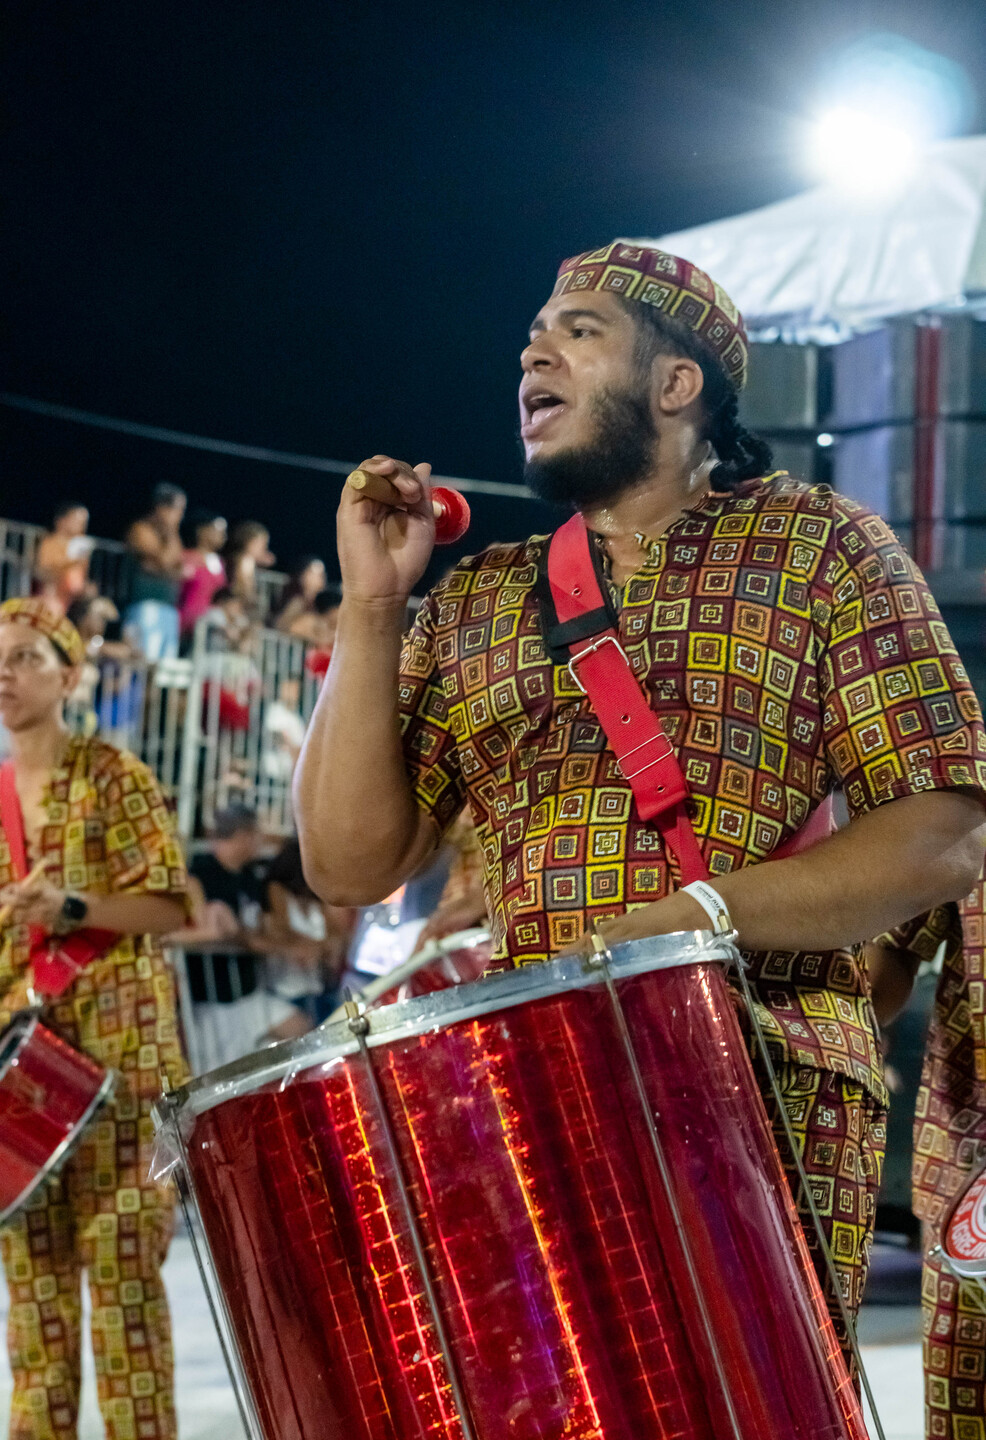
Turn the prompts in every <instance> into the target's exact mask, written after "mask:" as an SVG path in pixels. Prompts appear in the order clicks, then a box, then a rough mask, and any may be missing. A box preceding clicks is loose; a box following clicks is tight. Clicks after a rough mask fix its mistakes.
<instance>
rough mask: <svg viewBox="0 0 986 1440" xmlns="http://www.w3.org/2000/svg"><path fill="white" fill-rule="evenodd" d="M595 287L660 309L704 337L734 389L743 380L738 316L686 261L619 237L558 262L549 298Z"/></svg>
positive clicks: (744, 357) (743, 343) (745, 350)
mask: <svg viewBox="0 0 986 1440" xmlns="http://www.w3.org/2000/svg"><path fill="white" fill-rule="evenodd" d="M594 290H607V291H609V292H610V294H612V295H618V296H620V297H621V298H622V299H624V300H636V301H637V302H638V303H639V304H642V305H653V306H654V308H655V309H656V310H663V311H664V313H665V314H666V315H670V316H671V317H672V318H673V319H674V320H677V321H678V323H679V324H680V325H684V326H686V327H687V328H688V329H689V330H694V332H695V334H696V335H698V336H700V337H701V339H702V340H704V341H705V343H706V345H707V346H708V347H709V349H710V350H711V351H712V352H713V354H715V355H716V356H717V357H718V359H719V361H720V363H721V365H722V366H723V368H724V369H725V371H726V374H727V375H728V376H729V378H730V380H732V382H733V384H734V385H735V386H736V388H737V390H742V388H743V386H744V385H745V384H746V371H747V365H748V363H749V359H750V351H749V347H748V345H747V339H746V330H745V329H744V328H743V317H742V315H740V313H739V311H738V310H737V308H736V306H735V305H734V304H733V302H732V300H730V298H729V296H728V295H727V294H726V292H725V290H723V288H722V286H721V285H717V284H716V282H715V281H714V280H713V279H712V277H711V276H710V275H706V273H705V271H704V270H700V269H699V268H698V266H697V265H693V264H692V263H691V261H689V260H682V259H681V257H680V256H678V255H669V254H668V253H667V251H666V250H657V249H655V248H654V246H652V245H632V244H627V243H626V242H625V241H622V240H614V241H613V243H612V244H611V245H604V246H602V248H601V249H599V250H587V251H586V252H585V254H583V255H573V256H572V258H571V259H570V260H564V261H562V264H561V267H560V268H559V271H558V279H557V282H556V284H555V288H554V290H553V291H552V297H553V298H554V297H555V296H558V295H578V294H583V295H584V294H589V293H591V292H592V291H594Z"/></svg>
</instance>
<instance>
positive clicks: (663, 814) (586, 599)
mask: <svg viewBox="0 0 986 1440" xmlns="http://www.w3.org/2000/svg"><path fill="white" fill-rule="evenodd" d="M590 544H591V542H590V540H589V533H588V531H587V529H586V525H585V521H584V520H583V518H582V516H581V515H573V516H572V518H571V520H566V522H565V524H564V525H562V526H561V527H560V528H559V529H558V530H556V531H555V533H554V535H553V536H552V537H551V542H550V548H549V551H548V583H549V585H550V587H551V598H552V601H553V602H554V606H555V613H556V614H557V617H558V624H559V626H563V625H566V624H568V623H569V622H571V621H573V620H582V619H585V617H587V616H588V615H590V614H591V613H592V612H593V611H603V610H604V609H605V601H604V599H603V595H602V591H601V589H600V586H599V580H598V578H597V576H596V571H595V567H594V565H593V563H592V554H591V551H590V548H589V547H590ZM600 627H601V628H600V629H599V630H598V631H596V632H595V633H594V634H591V635H589V636H588V637H585V638H583V639H581V640H578V641H576V642H575V643H574V644H573V645H571V646H570V647H569V653H570V655H571V660H570V662H569V669H570V670H571V672H572V675H573V677H574V678H575V680H576V682H577V683H578V684H579V685H580V686H581V688H582V689H583V690H584V692H585V694H586V695H587V696H588V699H589V703H590V705H591V706H592V708H593V710H594V711H595V713H596V716H597V718H598V720H599V723H600V724H601V725H602V727H603V730H604V731H605V732H606V738H607V739H608V740H609V743H610V746H611V747H612V750H613V753H614V754H615V756H616V758H617V761H618V762H619V766H620V770H621V772H622V774H623V777H624V779H626V780H627V781H629V784H630V788H631V790H632V791H633V798H634V800H635V801H636V805H637V812H638V814H639V815H640V818H641V819H642V820H653V821H654V822H655V824H656V825H657V828H658V829H659V830H660V832H661V837H662V839H663V840H664V843H665V845H666V846H667V847H668V849H669V850H670V851H671V853H672V854H673V855H674V857H675V859H676V860H677V862H678V868H679V871H680V872H681V883H682V885H689V884H691V882H692V881H693V880H707V879H708V878H709V870H708V866H707V865H706V863H705V860H704V858H703V856H702V852H701V850H700V849H699V845H698V841H697V840H696V838H695V832H694V830H693V829H692V826H691V821H690V820H689V818H688V811H687V808H686V806H687V802H688V782H687V780H686V779H685V777H684V775H683V774H682V772H681V767H680V766H679V764H678V761H677V758H676V756H675V753H674V748H673V746H672V744H671V741H670V740H669V739H668V737H667V735H666V734H665V732H664V727H663V726H662V724H661V722H660V720H659V719H658V717H657V715H655V714H654V711H653V710H652V709H651V708H650V705H649V704H648V703H647V699H646V697H645V695H644V692H643V691H642V690H641V688H640V684H639V682H638V680H637V677H636V676H635V675H634V673H633V670H632V669H631V667H630V661H629V659H628V658H627V655H626V652H625V651H624V649H623V646H622V645H621V644H620V638H619V635H618V634H617V632H616V630H614V629H613V628H612V626H608V625H606V624H605V619H601V622H600Z"/></svg>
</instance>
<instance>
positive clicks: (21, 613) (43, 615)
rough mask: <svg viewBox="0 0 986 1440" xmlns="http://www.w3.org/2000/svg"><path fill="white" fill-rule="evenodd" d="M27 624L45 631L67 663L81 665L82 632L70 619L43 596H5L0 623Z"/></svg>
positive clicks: (0, 608) (34, 628)
mask: <svg viewBox="0 0 986 1440" xmlns="http://www.w3.org/2000/svg"><path fill="white" fill-rule="evenodd" d="M13 624H20V625H30V626H31V628H32V629H33V630H40V631H41V634H42V635H46V636H47V637H48V639H49V640H50V641H51V643H52V644H53V645H54V646H55V649H56V650H58V651H60V652H61V654H62V655H64V657H65V659H66V660H67V661H68V663H69V665H81V664H82V662H83V660H84V659H85V658H86V647H85V645H84V644H83V643H82V636H81V635H80V634H79V632H78V630H76V628H75V626H74V625H73V624H72V622H71V620H66V618H65V616H64V615H60V614H59V613H58V611H57V610H55V609H53V608H52V606H50V605H47V604H46V603H45V602H44V600H33V599H22V600H5V601H4V602H3V604H2V605H0V625H13Z"/></svg>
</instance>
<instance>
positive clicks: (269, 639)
mask: <svg viewBox="0 0 986 1440" xmlns="http://www.w3.org/2000/svg"><path fill="white" fill-rule="evenodd" d="M306 650H307V647H306V645H305V643H304V642H303V641H301V640H295V639H292V638H291V637H290V636H288V635H283V634H281V633H280V632H279V631H276V630H256V631H254V632H253V633H252V634H251V635H250V636H249V637H248V639H247V640H246V641H245V642H244V643H243V644H242V645H241V646H238V647H236V648H231V646H230V642H229V639H228V637H227V635H226V633H225V632H224V630H223V629H222V628H221V627H220V626H217V625H216V624H215V623H214V622H213V621H212V620H211V619H210V617H209V616H208V615H206V616H204V617H203V618H202V620H200V621H199V623H198V625H197V627H196V630H195V641H194V646H193V649H192V655H191V672H190V679H189V689H188V697H187V706H186V710H185V720H184V726H183V728H182V738H181V760H180V770H179V780H178V825H179V829H180V830H181V833H182V834H183V835H184V836H186V837H190V836H192V835H194V834H200V833H202V832H203V831H205V830H208V829H209V828H210V827H211V825H212V823H213V820H214V818H215V814H216V811H217V810H220V809H222V808H223V807H224V806H226V805H229V804H230V803H231V802H232V801H240V802H242V803H243V804H246V805H248V806H250V808H251V809H252V810H254V811H255V812H256V815H257V820H258V823H259V825H260V827H261V829H262V830H263V831H264V832H265V833H266V834H268V835H289V834H291V833H292V831H293V828H294V826H293V820H292V813H291V777H292V775H293V772H294V765H295V761H296V760H297V757H298V752H299V751H300V749H301V743H302V740H303V739H304V733H305V725H306V723H307V721H308V718H309V716H310V715H311V712H312V709H313V708H314V704H315V699H316V696H317V693H318V681H317V679H316V678H315V676H313V675H311V674H309V672H308V671H307V670H306V668H305V654H306Z"/></svg>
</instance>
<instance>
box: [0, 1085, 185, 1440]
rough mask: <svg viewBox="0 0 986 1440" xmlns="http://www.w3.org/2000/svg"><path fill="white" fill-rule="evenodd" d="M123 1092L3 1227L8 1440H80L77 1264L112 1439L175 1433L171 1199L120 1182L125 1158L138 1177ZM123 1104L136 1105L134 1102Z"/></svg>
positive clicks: (171, 1437) (133, 1126)
mask: <svg viewBox="0 0 986 1440" xmlns="http://www.w3.org/2000/svg"><path fill="white" fill-rule="evenodd" d="M128 1098H129V1097H125V1098H124V1099H123V1101H122V1105H121V1103H120V1102H118V1103H117V1104H111V1105H110V1106H108V1107H107V1108H106V1109H105V1110H104V1111H103V1112H102V1117H101V1118H99V1119H97V1120H96V1121H95V1122H94V1123H93V1124H92V1125H91V1126H90V1127H89V1129H88V1130H87V1131H86V1134H85V1138H84V1140H83V1141H82V1143H81V1145H80V1146H79V1148H78V1150H77V1151H76V1153H75V1155H74V1156H73V1157H72V1159H71V1160H70V1161H69V1163H68V1164H67V1165H66V1166H65V1168H64V1170H63V1171H62V1174H61V1176H60V1177H59V1178H58V1179H57V1180H54V1181H51V1182H50V1183H49V1184H48V1185H47V1186H46V1187H44V1189H43V1190H42V1191H41V1192H40V1193H39V1195H38V1196H37V1197H36V1198H35V1200H34V1202H32V1204H31V1205H30V1206H29V1208H27V1209H26V1210H24V1211H23V1212H22V1213H21V1214H20V1215H18V1216H17V1217H16V1219H14V1220H13V1221H11V1222H10V1224H9V1225H7V1226H6V1227H5V1228H4V1229H3V1230H0V1250H2V1256H3V1265H4V1270H5V1272H6V1276H7V1284H8V1286H9V1289H10V1321H9V1327H8V1332H7V1339H8V1346H9V1351H10V1364H11V1369H12V1370H13V1375H14V1397H13V1404H12V1407H11V1416H10V1430H9V1440H75V1436H76V1423H77V1418H78V1411H79V1389H80V1380H81V1338H82V1337H81V1319H82V1306H81V1283H82V1271H83V1270H84V1269H85V1270H87V1271H88V1283H89V1293H90V1298H91V1304H92V1347H93V1352H94V1356H95V1362H96V1376H97V1383H98V1392H99V1408H100V1411H101V1413H102V1416H103V1422H104V1424H105V1426H106V1434H107V1437H108V1440H175V1436H176V1435H177V1430H176V1426H175V1417H174V1401H173V1359H172V1350H171V1324H170V1318H169V1314H168V1304H167V1299H166V1297H165V1292H164V1285H163V1282H162V1280H161V1265H162V1263H163V1261H164V1258H165V1255H166V1254H167V1250H168V1244H169V1242H170V1239H171V1231H172V1222H173V1216H174V1206H173V1201H172V1198H171V1195H170V1194H169V1192H167V1191H165V1190H162V1189H160V1188H157V1187H155V1186H152V1185H150V1184H145V1185H144V1186H140V1187H137V1186H134V1185H130V1186H126V1187H124V1186H121V1184H120V1179H121V1165H120V1161H121V1159H122V1160H123V1161H126V1162H129V1163H128V1166H127V1167H126V1169H127V1171H128V1172H129V1173H126V1172H125V1174H124V1178H126V1179H130V1180H133V1179H136V1175H135V1173H134V1172H135V1170H136V1166H135V1165H134V1159H135V1153H134V1152H135V1151H136V1150H137V1148H138V1147H136V1146H135V1144H134V1141H135V1132H136V1130H137V1117H136V1113H134V1115H133V1117H132V1119H131V1120H129V1121H128V1119H127V1118H126V1114H125V1113H124V1114H123V1115H122V1117H121V1113H120V1112H121V1109H123V1110H124V1112H125V1110H126V1107H127V1105H128ZM129 1103H130V1105H131V1106H132V1107H133V1109H134V1111H135V1112H136V1109H137V1101H136V1099H135V1098H133V1099H131V1100H129ZM141 1108H144V1107H141ZM141 1121H142V1125H143V1124H149V1123H150V1122H149V1120H146V1121H145V1120H144V1117H141ZM144 1148H145V1147H144V1146H140V1147H139V1150H140V1151H143V1150H144ZM144 1173H146V1169H145V1172H144Z"/></svg>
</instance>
